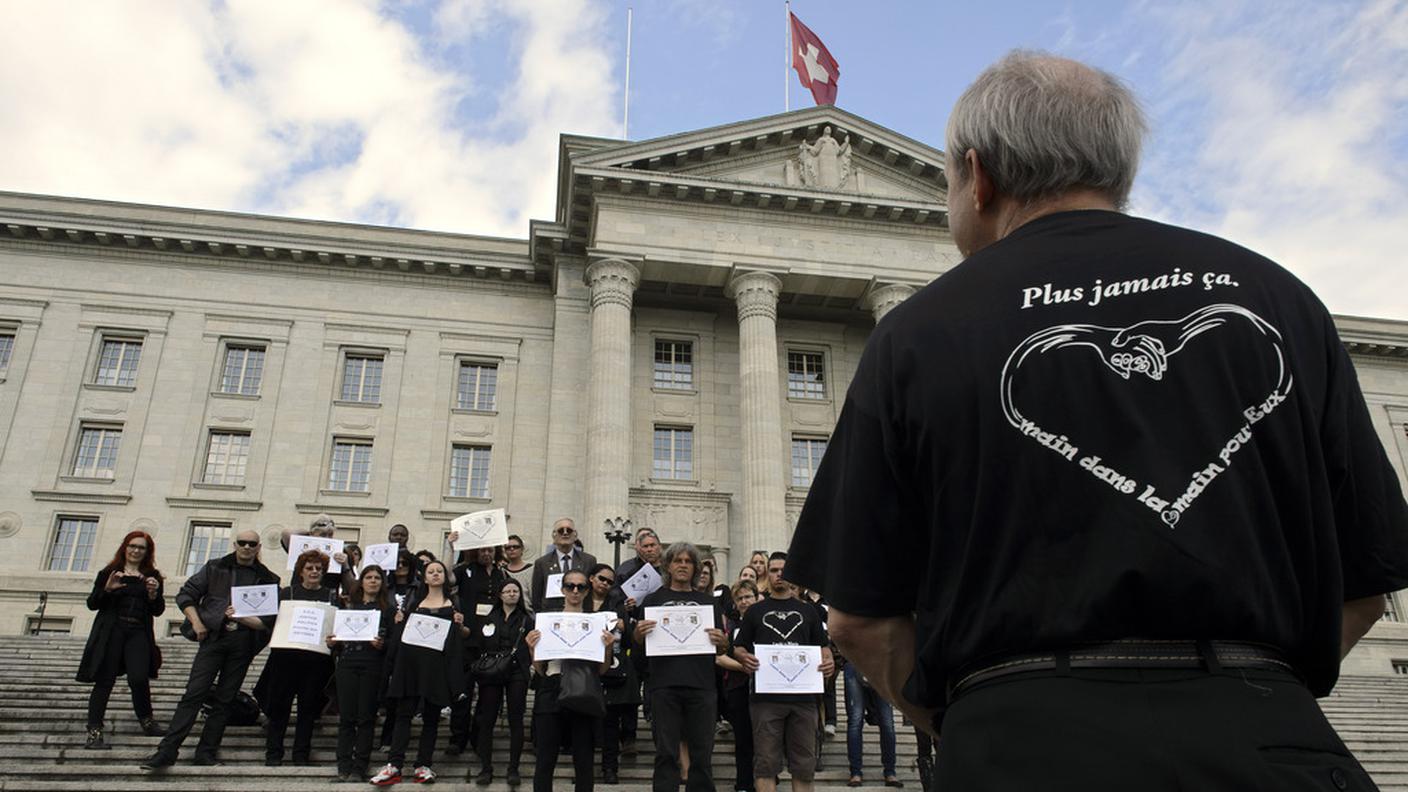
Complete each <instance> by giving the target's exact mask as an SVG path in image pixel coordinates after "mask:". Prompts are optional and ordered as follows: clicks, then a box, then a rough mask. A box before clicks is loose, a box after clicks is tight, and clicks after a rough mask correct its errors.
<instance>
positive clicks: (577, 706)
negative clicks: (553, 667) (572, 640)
mask: <svg viewBox="0 0 1408 792" xmlns="http://www.w3.org/2000/svg"><path fill="white" fill-rule="evenodd" d="M594 665H596V663H594V662H592V661H590V660H564V661H562V680H561V683H560V684H559V687H558V689H557V706H558V707H559V708H561V709H564V710H568V711H569V712H576V713H578V714H580V715H586V716H587V717H589V718H604V717H606V694H605V693H603V692H602V690H601V680H599V679H597V676H596V671H595V670H594V669H593V668H592V666H594Z"/></svg>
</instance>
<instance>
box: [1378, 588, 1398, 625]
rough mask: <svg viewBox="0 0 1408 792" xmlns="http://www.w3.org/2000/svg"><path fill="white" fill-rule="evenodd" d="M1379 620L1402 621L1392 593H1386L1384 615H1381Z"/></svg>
mask: <svg viewBox="0 0 1408 792" xmlns="http://www.w3.org/2000/svg"><path fill="white" fill-rule="evenodd" d="M1379 620H1380V621H1390V622H1396V621H1402V620H1401V619H1399V617H1398V606H1397V605H1395V604H1394V602H1393V594H1392V593H1389V594H1385V595H1384V615H1382V616H1380V617H1379Z"/></svg>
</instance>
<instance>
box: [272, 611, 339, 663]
mask: <svg viewBox="0 0 1408 792" xmlns="http://www.w3.org/2000/svg"><path fill="white" fill-rule="evenodd" d="M336 612H337V609H336V608H334V607H333V606H331V605H329V604H327V603H326V602H310V601H308V600H284V601H283V602H280V603H279V620H278V621H276V622H275V623H274V637H273V640H271V641H270V642H269V646H270V648H273V649H298V650H301V651H304V652H318V653H319V654H332V650H331V649H329V648H328V645H327V637H328V635H329V634H330V633H331V632H332V621H333V614H335V613H336Z"/></svg>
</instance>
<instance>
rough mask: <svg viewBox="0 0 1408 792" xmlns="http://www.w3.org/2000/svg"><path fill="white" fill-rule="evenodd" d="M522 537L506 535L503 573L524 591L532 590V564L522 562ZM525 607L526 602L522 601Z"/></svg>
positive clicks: (530, 562)
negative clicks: (516, 582)
mask: <svg viewBox="0 0 1408 792" xmlns="http://www.w3.org/2000/svg"><path fill="white" fill-rule="evenodd" d="M523 550H524V547H523V537H521V536H519V535H518V534H509V535H508V544H506V545H504V561H503V566H504V572H505V573H506V574H507V575H508V576H509V577H511V578H513V579H514V580H517V581H518V585H519V586H521V587H522V588H523V590H524V591H530V590H532V586H533V562H532V561H524V560H523ZM523 605H524V607H527V605H528V601H527V600H524V601H523Z"/></svg>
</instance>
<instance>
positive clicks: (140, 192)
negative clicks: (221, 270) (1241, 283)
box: [0, 0, 1408, 320]
mask: <svg viewBox="0 0 1408 792" xmlns="http://www.w3.org/2000/svg"><path fill="white" fill-rule="evenodd" d="M628 8H631V9H632V10H633V15H632V37H631V47H632V51H631V60H630V126H629V130H627V131H628V133H629V137H630V138H631V139H634V140H641V139H647V138H651V137H656V136H660V135H668V134H673V133H677V132H685V131H689V130H693V129H698V128H702V127H708V126H714V125H719V124H727V123H731V122H735V121H743V120H747V119H751V118H756V117H759V116H764V115H771V114H773V113H777V112H781V111H782V110H783V109H784V94H785V89H784V86H785V85H787V84H789V83H788V81H790V85H791V103H792V104H791V106H792V108H793V109H796V108H799V107H805V106H808V105H810V103H811V99H810V96H809V94H808V93H807V92H806V91H805V89H803V88H802V87H801V86H800V84H799V83H798V82H797V80H796V77H795V75H790V74H788V73H787V71H786V69H785V67H784V59H785V57H786V52H785V50H786V39H785V35H786V27H785V22H786V17H785V10H784V6H783V3H782V2H777V1H775V0H532V1H530V0H404V1H403V2H392V1H391V0H386V1H384V2H377V1H376V0H297V1H296V2H287V1H286V0H219V1H218V2H210V1H209V0H205V1H200V0H191V1H189V2H171V1H170V0H123V2H120V3H114V2H101V0H88V1H86V2H78V1H77V0H71V1H70V0H0V13H3V15H4V18H5V20H6V23H5V25H3V26H0V108H3V110H0V190H9V191H17V192H33V193H46V194H55V195H67V196H79V197H85V198H101V199H111V200H121V201H134V202H139V203H153V204H165V205H174V206H184V207H196V208H204V209H222V210H234V211H247V212H258V213H267V214H278V215H287V216H293V217H306V218H315V219H327V220H346V221H354V222H365V223H376V224H386V225H395V226H405V227H411V228H425V229H435V230H444V231H455V232H461V233H472V234H488V235H496V236H508V237H516V238H523V237H525V236H526V235H527V232H528V221H529V220H530V219H534V218H542V219H548V218H551V217H552V216H553V200H554V189H555V184H554V178H555V173H556V168H557V161H556V160H557V142H558V136H559V134H561V133H564V132H571V133H579V134H587V135H599V136H603V137H621V136H622V135H623V97H624V94H625V76H626V58H625V50H626V14H627V9H628ZM791 8H792V10H793V11H794V12H795V13H796V14H797V15H798V17H799V18H800V19H801V20H802V21H803V22H804V23H805V24H806V25H807V26H808V27H809V28H811V29H812V30H813V31H814V32H815V33H816V34H817V35H818V36H819V37H820V38H821V39H822V40H823V41H824V42H825V44H826V46H827V48H828V49H829V50H830V51H831V53H832V55H833V56H834V57H835V58H836V60H837V61H838V62H839V64H840V68H841V78H840V82H839V93H838V96H837V105H838V106H839V107H841V108H843V109H845V110H848V111H850V112H852V113H855V114H858V115H860V116H863V117H865V118H868V119H870V120H872V121H874V122H876V123H878V124H880V125H882V126H886V127H889V128H891V129H894V130H896V131H897V132H900V133H902V134H905V135H907V136H909V137H912V138H915V139H917V140H919V141H922V142H924V143H927V144H929V145H931V146H934V147H936V148H942V147H943V128H944V123H945V121H946V119H947V115H948V110H949V108H950V107H951V106H952V105H953V102H954V100H955V99H956V98H957V97H958V95H959V94H960V93H961V92H962V91H963V89H964V88H965V87H966V86H967V85H968V84H969V83H970V82H971V81H972V80H973V78H974V77H975V76H976V75H977V74H978V73H979V72H980V71H981V70H982V69H983V68H984V67H985V66H987V65H988V64H990V63H992V62H993V61H995V60H997V59H998V58H999V57H1001V56H1002V54H1003V53H1005V52H1007V51H1009V50H1011V49H1014V48H1026V49H1040V50H1045V51H1049V52H1053V53H1056V54H1060V55H1065V56H1069V57H1074V58H1078V59H1080V60H1083V61H1086V62H1088V63H1091V64H1093V65H1096V66H1099V67H1101V68H1104V69H1107V70H1109V71H1111V72H1113V73H1115V74H1117V75H1119V76H1120V77H1121V78H1123V79H1124V80H1126V81H1127V82H1128V83H1129V84H1130V85H1131V86H1132V87H1133V88H1134V90H1135V92H1136V93H1137V94H1138V95H1139V97H1140V99H1141V101H1142V102H1143V104H1144V106H1145V109H1146V111H1147V113H1148V115H1149V118H1150V122H1151V129H1152V132H1151V135H1150V138H1149V140H1148V141H1147V143H1146V146H1145V153H1144V160H1143V163H1142V166H1141V169H1140V173H1139V177H1138V179H1137V181H1136V185H1135V190H1134V194H1133V196H1132V202H1131V211H1132V212H1133V213H1134V214H1138V215H1144V216H1148V217H1153V218H1155V219H1159V220H1163V221H1166V222H1173V223H1178V224H1182V225H1187V226H1191V227H1195V228H1199V229H1202V230H1205V231H1209V232H1212V233H1215V234H1219V235H1222V236H1225V237H1228V238H1230V239H1232V240H1234V241H1236V242H1239V243H1241V244H1243V245H1246V246H1248V247H1251V248H1253V249H1255V250H1257V251H1259V252H1262V253H1264V254H1266V255H1268V256H1270V257H1271V258H1273V259H1275V260H1277V261H1279V262H1280V263H1282V264H1283V265H1285V266H1286V267H1288V268H1289V269H1290V270H1292V271H1293V272H1295V273H1296V274H1297V275H1298V276H1299V277H1301V278H1302V279H1303V280H1305V281H1306V282H1307V283H1309V284H1310V285H1311V287H1312V288H1314V289H1315V290H1316V292H1317V293H1318V294H1319V295H1320V296H1321V299H1323V300H1324V301H1325V303H1326V304H1327V305H1328V306H1329V308H1330V309H1331V310H1333V311H1335V312H1337V313H1345V314H1352V315H1362V316H1379V317H1388V318H1396V319H1404V320H1408V290H1405V289H1404V285H1405V278H1408V252H1405V250H1408V0H1359V2H1337V1H1336V0H1317V1H1316V2H1310V1H1308V0H1178V1H1177V2H1173V1H1165V2H1159V1H1157V0H1133V1H1132V2H1107V1H1106V0H1089V1H1082V2H1066V3H1062V2H1059V1H1052V0H1046V1H1045V2H1042V1H1040V0H1027V1H1026V2H1004V1H1003V0H992V1H990V2H987V3H946V2H940V0H914V1H909V0H905V1H903V2H901V1H900V0H873V2H870V3H865V4H860V3H855V2H849V1H843V0H797V1H796V2H794V3H792V6H791Z"/></svg>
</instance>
